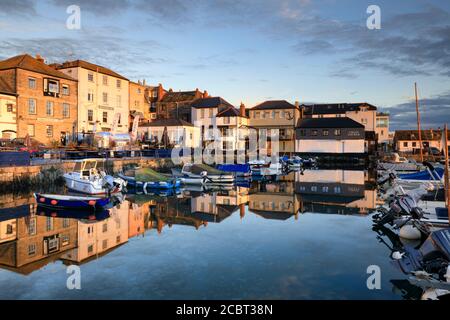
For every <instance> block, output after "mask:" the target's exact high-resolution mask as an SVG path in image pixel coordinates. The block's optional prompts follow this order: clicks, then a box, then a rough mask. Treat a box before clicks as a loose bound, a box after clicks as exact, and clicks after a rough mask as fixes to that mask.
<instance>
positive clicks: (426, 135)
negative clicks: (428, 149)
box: [394, 130, 442, 141]
mask: <svg viewBox="0 0 450 320" xmlns="http://www.w3.org/2000/svg"><path fill="white" fill-rule="evenodd" d="M421 135H422V137H421V138H422V140H428V141H439V140H441V137H442V131H440V130H421ZM394 140H397V141H398V140H411V141H414V140H419V131H418V130H397V131H395V135H394Z"/></svg>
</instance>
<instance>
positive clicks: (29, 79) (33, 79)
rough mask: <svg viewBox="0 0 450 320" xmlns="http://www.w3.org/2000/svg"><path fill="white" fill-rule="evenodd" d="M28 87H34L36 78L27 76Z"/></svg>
mask: <svg viewBox="0 0 450 320" xmlns="http://www.w3.org/2000/svg"><path fill="white" fill-rule="evenodd" d="M28 88H30V89H36V79H35V78H28Z"/></svg>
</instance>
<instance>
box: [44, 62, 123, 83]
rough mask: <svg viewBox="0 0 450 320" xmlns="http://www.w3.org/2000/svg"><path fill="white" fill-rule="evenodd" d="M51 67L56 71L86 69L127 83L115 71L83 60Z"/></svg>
mask: <svg viewBox="0 0 450 320" xmlns="http://www.w3.org/2000/svg"><path fill="white" fill-rule="evenodd" d="M53 66H55V68H56V69H57V70H59V69H68V68H78V67H80V68H84V69H88V70H91V71H95V72H100V73H103V74H106V75H108V76H112V77H116V78H119V79H123V80H127V81H128V79H127V78H125V77H124V76H122V75H120V74H118V73H117V72H115V71H112V70H111V69H108V68H106V67H102V66H100V65H98V64H94V63H90V62H87V61H84V60H74V61H66V62H64V63H62V64H54V65H53Z"/></svg>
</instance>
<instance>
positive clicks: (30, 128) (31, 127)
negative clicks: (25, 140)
mask: <svg viewBox="0 0 450 320" xmlns="http://www.w3.org/2000/svg"><path fill="white" fill-rule="evenodd" d="M27 132H28V135H29V136H30V137H34V124H29V125H27Z"/></svg>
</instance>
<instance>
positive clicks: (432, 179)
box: [397, 162, 444, 187]
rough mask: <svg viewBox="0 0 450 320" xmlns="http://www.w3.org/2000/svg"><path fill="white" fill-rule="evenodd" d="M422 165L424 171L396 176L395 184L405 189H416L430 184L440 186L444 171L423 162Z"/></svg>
mask: <svg viewBox="0 0 450 320" xmlns="http://www.w3.org/2000/svg"><path fill="white" fill-rule="evenodd" d="M423 164H424V165H425V166H426V169H425V170H422V171H419V172H414V173H404V174H398V175H397V177H398V179H397V183H399V184H400V185H402V186H405V187H416V186H417V185H420V184H422V183H431V184H433V185H434V186H442V185H443V177H444V169H443V168H435V167H434V166H433V165H432V164H430V163H428V162H424V163H423Z"/></svg>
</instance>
